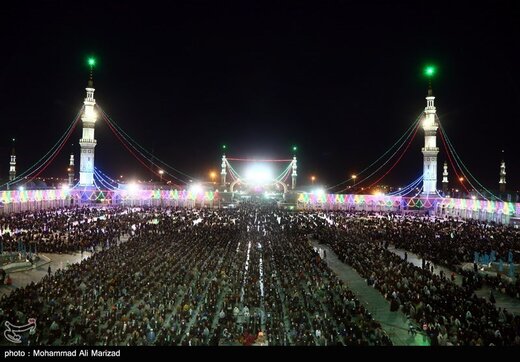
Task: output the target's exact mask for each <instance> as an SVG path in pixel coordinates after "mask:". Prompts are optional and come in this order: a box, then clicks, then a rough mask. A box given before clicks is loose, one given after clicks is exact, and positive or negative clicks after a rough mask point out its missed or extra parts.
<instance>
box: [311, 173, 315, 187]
mask: <svg viewBox="0 0 520 362" xmlns="http://www.w3.org/2000/svg"><path fill="white" fill-rule="evenodd" d="M314 181H316V176H314V175H313V176H311V182H312V184H313V185H314Z"/></svg>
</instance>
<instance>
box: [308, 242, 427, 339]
mask: <svg viewBox="0 0 520 362" xmlns="http://www.w3.org/2000/svg"><path fill="white" fill-rule="evenodd" d="M313 246H314V247H316V248H318V249H320V250H325V251H326V255H327V257H326V258H325V261H326V262H327V265H328V266H329V267H330V268H331V269H332V270H333V271H334V272H335V273H336V274H337V275H338V277H339V278H340V279H341V280H342V281H343V282H344V283H345V284H346V285H347V286H348V288H349V289H350V290H352V291H353V292H354V294H356V297H357V298H358V299H359V301H360V302H362V303H363V304H364V305H365V307H366V308H367V309H368V311H369V312H370V313H371V314H372V316H373V317H374V319H375V320H377V321H379V322H380V323H381V325H382V326H383V329H384V330H385V332H386V333H387V335H388V337H390V339H391V340H392V343H393V344H394V345H395V346H428V345H430V340H429V337H427V336H425V335H422V334H420V333H418V334H417V335H415V336H412V335H411V334H409V333H408V327H409V324H408V323H409V322H408V319H407V317H406V316H405V315H404V314H403V312H401V311H400V310H399V311H397V312H391V311H390V302H388V301H387V300H386V299H385V298H384V297H383V296H382V295H381V293H380V292H379V291H378V290H377V289H374V288H373V287H371V286H368V285H367V282H366V280H365V279H364V278H362V277H361V276H360V275H359V274H358V273H357V272H356V271H355V270H354V269H353V268H352V267H350V266H349V265H347V264H344V263H343V262H341V261H340V260H339V259H338V257H337V256H336V254H335V253H334V252H333V251H332V249H330V247H328V246H326V245H323V244H318V243H317V242H313ZM321 254H322V253H320V255H321ZM414 324H415V323H414ZM415 325H416V324H415ZM416 329H418V326H417V325H416Z"/></svg>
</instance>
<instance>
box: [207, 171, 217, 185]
mask: <svg viewBox="0 0 520 362" xmlns="http://www.w3.org/2000/svg"><path fill="white" fill-rule="evenodd" d="M209 177H210V178H211V181H212V182H213V184H215V178H216V177H217V173H216V172H215V171H211V172H210V173H209Z"/></svg>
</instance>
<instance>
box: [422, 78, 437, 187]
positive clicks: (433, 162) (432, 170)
mask: <svg viewBox="0 0 520 362" xmlns="http://www.w3.org/2000/svg"><path fill="white" fill-rule="evenodd" d="M434 100H435V97H434V96H433V92H432V86H431V83H430V85H429V87H428V96H427V97H426V108H425V109H424V116H423V120H422V127H423V129H424V147H423V149H422V153H423V155H424V167H423V191H422V192H423V194H424V195H428V194H434V193H435V191H436V190H437V154H438V153H439V148H438V147H437V128H438V125H437V121H436V119H435V117H436V113H437V111H436V109H435V105H434V103H433V101H434Z"/></svg>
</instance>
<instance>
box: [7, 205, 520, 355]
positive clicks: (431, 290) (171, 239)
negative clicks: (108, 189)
mask: <svg viewBox="0 0 520 362" xmlns="http://www.w3.org/2000/svg"><path fill="white" fill-rule="evenodd" d="M519 236H520V235H519V231H518V230H517V229H513V228H510V227H507V226H501V225H488V224H479V223H476V222H473V221H459V220H453V219H446V220H438V219H435V218H427V217H419V216H403V215H394V214H390V213H389V214H375V213H368V212H343V211H300V212H291V211H284V210H279V209H276V208H274V207H272V206H269V207H267V206H259V205H242V206H241V207H239V208H236V209H207V208H204V209H186V208H127V207H110V208H92V207H90V208H89V207H83V208H79V207H76V208H69V209H56V210H47V211H38V212H25V213H20V214H10V215H3V216H2V217H0V241H1V242H2V246H3V251H4V252H14V251H16V250H17V248H19V245H20V244H21V243H22V244H24V245H28V249H29V250H34V252H35V251H36V250H38V252H53V253H71V252H83V251H85V250H93V248H96V247H98V249H99V247H101V249H102V251H101V252H97V253H94V254H92V256H91V257H89V258H87V259H85V260H83V261H82V262H80V263H77V264H73V265H71V266H70V267H68V268H66V269H60V270H57V271H56V272H55V273H54V274H53V275H51V273H50V272H49V274H48V275H47V276H45V277H44V278H43V279H42V280H41V281H40V282H38V283H31V284H29V285H27V286H26V287H24V288H18V289H15V290H14V291H13V292H12V293H11V294H10V295H9V296H4V297H3V298H2V299H1V300H0V315H2V319H3V320H8V321H10V322H11V323H13V324H17V323H18V324H20V325H21V324H24V323H26V321H27V320H28V319H29V318H32V317H37V318H38V328H37V329H36V331H35V333H34V334H30V335H28V336H25V337H24V338H25V340H24V343H25V344H29V345H189V346H196V345H223V344H224V345H225V344H241V345H251V344H260V345H262V344H267V345H318V346H326V345H391V344H392V342H391V341H390V339H389V338H388V336H387V335H386V333H385V332H384V329H383V328H382V326H381V324H380V323H379V322H378V321H376V320H374V318H373V317H372V316H371V314H370V313H369V311H368V310H367V309H366V308H365V307H364V306H363V304H362V303H361V302H360V301H359V300H358V299H357V298H356V297H355V295H354V294H353V292H352V291H351V290H349V289H348V288H347V286H346V285H345V284H344V283H343V282H342V281H341V280H340V279H339V278H338V277H337V276H336V274H335V273H334V272H333V271H332V270H331V269H330V268H329V267H328V266H327V263H326V262H325V261H324V260H323V259H322V258H321V257H320V256H319V254H318V253H317V252H316V251H315V249H314V248H313V246H312V244H311V241H318V242H320V243H323V244H327V245H329V246H330V248H331V249H332V250H333V251H334V252H335V253H336V254H337V255H338V257H339V258H340V260H341V261H343V262H344V263H346V264H348V265H350V266H352V267H353V268H354V269H355V270H356V271H357V272H358V273H359V274H360V275H361V276H362V277H364V278H366V280H367V283H368V285H370V286H372V287H374V288H376V289H377V290H379V291H380V292H381V294H382V295H383V296H384V297H385V298H387V299H388V300H389V302H390V306H391V310H399V309H400V310H401V311H402V312H403V313H405V314H406V315H407V316H409V318H411V319H413V320H415V321H416V322H417V323H418V324H419V325H420V326H421V328H422V329H423V331H424V332H425V333H427V334H428V335H429V336H430V339H431V342H432V344H438V345H520V316H515V315H513V314H511V313H510V312H509V311H507V310H506V309H502V308H500V307H496V305H495V304H494V303H493V301H494V300H491V301H488V300H486V299H485V298H479V297H477V296H476V295H475V293H474V291H475V290H476V289H478V288H480V287H482V285H483V284H488V285H490V286H492V287H493V288H495V289H496V290H497V291H498V292H503V293H507V294H510V295H512V296H516V297H518V291H519V290H520V289H519V287H520V283H519V282H518V280H517V281H516V282H515V283H510V282H507V281H505V280H503V279H501V278H496V277H489V276H481V275H479V274H478V273H475V272H473V271H463V270H460V269H457V270H458V271H459V272H460V274H461V276H462V278H463V281H462V285H457V284H456V283H454V282H453V279H454V278H453V275H451V276H450V275H444V274H442V273H441V274H440V275H436V274H434V273H433V267H432V266H431V265H430V263H429V262H428V263H426V264H424V263H423V267H422V268H421V267H416V266H414V265H413V264H412V263H409V262H407V260H406V258H405V260H403V259H402V258H401V257H400V256H398V255H396V254H395V253H393V252H391V251H389V250H388V246H389V244H392V245H395V246H396V247H397V248H400V249H404V250H407V251H409V252H413V253H417V254H418V255H420V256H421V257H422V258H423V260H425V259H428V260H430V261H432V262H435V263H439V264H443V265H446V266H447V267H450V268H452V269H454V270H455V269H456V268H457V267H458V266H460V263H462V262H471V261H473V260H472V257H473V254H474V252H475V251H477V252H481V253H488V252H491V251H492V250H493V251H495V252H496V254H497V258H505V257H506V255H507V254H508V253H509V252H510V251H511V252H512V253H513V255H514V258H515V260H516V258H517V255H518V254H517V253H518V252H519V251H520V237H519ZM492 299H493V296H492Z"/></svg>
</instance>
